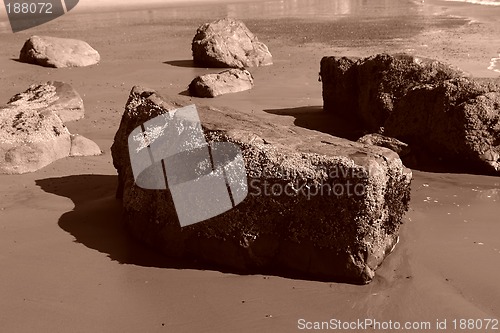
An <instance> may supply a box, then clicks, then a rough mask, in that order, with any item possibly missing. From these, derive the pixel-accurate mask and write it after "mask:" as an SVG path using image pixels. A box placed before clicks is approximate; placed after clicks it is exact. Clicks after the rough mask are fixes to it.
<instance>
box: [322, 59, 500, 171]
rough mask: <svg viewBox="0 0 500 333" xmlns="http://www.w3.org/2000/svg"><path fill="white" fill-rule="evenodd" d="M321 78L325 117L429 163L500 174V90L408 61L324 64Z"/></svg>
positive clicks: (436, 65) (425, 62)
mask: <svg viewBox="0 0 500 333" xmlns="http://www.w3.org/2000/svg"><path fill="white" fill-rule="evenodd" d="M320 75H321V80H322V82H323V101H324V109H325V111H327V112H331V113H334V114H336V115H338V116H341V117H350V118H352V120H353V121H354V122H357V124H358V126H359V128H360V129H362V130H365V131H367V132H379V133H383V134H384V135H385V136H388V137H394V138H396V139H399V140H401V141H403V142H405V143H407V144H409V146H410V147H411V149H412V151H420V152H422V154H424V155H429V156H432V157H431V158H428V159H434V160H442V161H443V163H444V164H450V165H457V164H458V165H460V166H461V167H462V168H463V170H468V171H472V172H481V173H492V174H500V115H499V114H500V106H499V105H500V97H499V92H500V86H499V85H498V83H495V82H493V81H488V80H482V79H474V78H471V77H468V76H467V75H465V74H464V73H463V72H461V71H460V70H458V69H456V68H454V67H452V66H449V65H446V64H444V63H441V62H438V61H434V60H429V59H425V58H420V57H414V56H409V55H405V54H397V55H388V54H380V55H376V56H372V57H368V58H365V59H358V58H346V57H324V58H323V59H322V60H321V72H320ZM457 162H458V163H457ZM417 166H419V165H418V164H417Z"/></svg>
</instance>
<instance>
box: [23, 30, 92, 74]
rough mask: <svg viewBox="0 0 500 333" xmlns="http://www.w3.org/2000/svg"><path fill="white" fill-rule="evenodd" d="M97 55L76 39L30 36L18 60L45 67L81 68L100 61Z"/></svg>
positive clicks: (88, 46)
mask: <svg viewBox="0 0 500 333" xmlns="http://www.w3.org/2000/svg"><path fill="white" fill-rule="evenodd" d="M100 59H101V57H100V55H99V53H98V52H97V51H96V50H94V49H93V48H92V47H91V46H90V45H89V44H87V43H86V42H84V41H81V40H77V39H68V38H57V37H47V36H32V37H30V38H29V39H28V40H27V41H26V42H25V43H24V46H23V48H22V49H21V53H20V55H19V60H20V61H22V62H26V63H30V64H35V65H40V66H45V67H54V68H61V67H83V66H90V65H95V64H97V63H98V62H99V61H100Z"/></svg>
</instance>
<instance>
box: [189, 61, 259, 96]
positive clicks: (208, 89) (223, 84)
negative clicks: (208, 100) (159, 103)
mask: <svg viewBox="0 0 500 333" xmlns="http://www.w3.org/2000/svg"><path fill="white" fill-rule="evenodd" d="M252 88H253V77H252V74H250V72H249V71H247V70H246V69H239V68H232V69H228V70H225V71H223V72H220V73H218V74H206V75H202V76H197V77H196V78H194V80H193V81H192V82H191V84H189V92H190V94H191V96H194V97H216V96H219V95H224V94H229V93H236V92H240V91H245V90H249V89H252Z"/></svg>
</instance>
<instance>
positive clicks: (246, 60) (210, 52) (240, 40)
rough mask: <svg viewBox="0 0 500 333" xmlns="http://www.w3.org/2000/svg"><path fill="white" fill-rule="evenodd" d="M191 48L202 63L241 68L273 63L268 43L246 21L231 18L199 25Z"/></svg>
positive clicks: (198, 63)
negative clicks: (262, 41)
mask: <svg viewBox="0 0 500 333" xmlns="http://www.w3.org/2000/svg"><path fill="white" fill-rule="evenodd" d="M191 49H192V51H193V60H194V62H195V64H197V65H199V66H206V67H234V68H240V67H256V66H266V65H271V64H272V63H273V61H272V55H271V53H270V52H269V49H268V48H267V46H266V45H265V44H264V43H261V42H259V40H258V39H257V37H256V36H255V35H254V34H253V33H252V32H251V31H250V30H248V28H247V27H246V25H245V24H244V23H243V22H241V21H239V20H235V19H231V18H225V19H221V20H217V21H214V22H211V23H206V24H204V25H202V26H201V27H199V28H198V30H197V31H196V35H195V36H194V38H193V42H192V44H191Z"/></svg>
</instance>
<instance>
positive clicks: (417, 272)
mask: <svg viewBox="0 0 500 333" xmlns="http://www.w3.org/2000/svg"><path fill="white" fill-rule="evenodd" d="M81 2H82V6H81V8H79V7H77V8H75V9H74V11H71V12H70V13H69V14H67V15H65V16H62V17H60V18H58V19H57V20H54V21H51V22H49V23H47V24H44V25H42V26H39V27H35V28H32V29H29V30H27V31H22V32H19V33H16V34H14V33H12V32H10V31H8V30H7V29H6V28H5V26H0V28H2V27H3V28H5V29H3V30H1V31H0V43H1V46H2V47H1V48H0V86H1V87H2V89H1V90H0V104H3V103H6V102H7V101H8V100H9V98H10V97H11V96H13V95H15V94H16V93H19V92H22V91H24V90H25V89H26V88H27V87H28V86H29V85H31V84H33V83H42V82H46V81H49V80H60V81H64V82H67V83H69V84H71V85H72V86H73V87H74V88H75V90H76V91H78V92H79V93H80V94H81V96H82V98H83V100H84V103H85V109H86V114H85V118H84V119H82V120H78V121H76V122H71V123H68V124H67V126H68V128H69V130H70V131H71V132H72V133H73V132H74V133H79V134H81V135H84V136H86V137H88V138H90V139H92V140H94V141H95V142H96V143H97V144H98V145H99V146H100V147H101V149H102V150H103V151H104V154H103V155H102V156H97V157H82V158H66V159H61V160H58V161H56V162H55V163H53V164H51V165H49V166H47V167H45V168H43V169H42V170H39V171H37V172H34V173H30V174H24V175H0V267H1V269H0V281H2V283H1V284H0V295H1V297H0V331H2V332H295V331H300V329H299V328H300V327H299V324H298V323H299V320H300V319H303V320H305V321H308V322H314V321H329V320H331V319H338V320H341V321H357V320H364V319H373V320H376V321H379V322H382V321H390V320H391V321H392V322H395V321H398V322H401V323H404V322H417V323H424V322H429V323H431V324H432V325H433V326H432V327H433V328H434V329H433V330H429V331H437V329H435V325H436V322H437V321H440V322H443V321H444V320H446V321H447V327H446V329H443V330H439V331H450V332H451V331H455V330H454V329H453V324H452V321H453V320H454V319H456V320H460V319H500V287H499V286H498V280H499V279H498V278H499V276H500V265H499V263H500V238H499V237H498V235H500V224H499V223H498V222H499V218H498V216H500V178H498V177H489V176H476V175H464V174H447V173H429V172H422V171H418V170H414V180H413V182H412V198H411V203H410V211H409V212H408V213H407V214H406V216H405V224H404V226H403V228H402V230H401V235H400V236H401V240H400V243H399V244H398V246H397V247H396V249H395V251H394V252H393V253H392V254H390V255H389V256H388V257H387V258H386V260H385V261H384V263H383V265H382V267H381V268H380V269H379V270H378V271H377V275H376V278H375V280H374V281H373V282H371V283H370V284H368V285H365V286H357V285H350V284H341V283H327V282H316V281H304V280H295V279H290V278H284V277H279V276H267V275H237V274H234V273H232V272H221V271H218V270H216V269H207V268H205V267H196V266H193V265H192V264H190V263H185V262H178V261H173V260H168V259H165V258H163V257H161V256H160V255H158V254H157V253H156V252H154V251H152V250H150V249H148V248H146V247H145V246H144V245H142V244H140V243H138V242H137V241H135V240H134V239H132V237H130V236H129V235H128V233H127V232H126V230H125V229H124V227H123V225H122V222H121V208H120V203H119V201H117V200H116V199H115V191H116V185H117V176H116V170H115V169H114V167H113V164H112V158H111V153H110V147H111V145H112V143H113V137H114V134H115V133H116V131H117V129H118V126H119V123H120V118H121V115H122V113H123V110H124V106H125V103H126V101H127V98H128V94H129V92H130V90H131V88H132V87H133V86H134V85H143V86H146V87H150V88H153V89H155V90H157V91H158V92H159V93H161V94H162V95H165V96H174V95H175V96H177V97H178V98H182V99H184V100H185V101H186V102H191V103H195V104H197V105H213V106H230V107H232V108H234V109H237V110H239V111H240V112H244V113H247V114H250V115H255V116H256V117H257V116H258V117H260V118H261V119H266V120H268V121H272V122H276V123H280V124H285V125H295V126H300V127H305V128H309V129H314V130H318V131H322V132H330V131H331V130H330V128H329V127H328V126H327V125H328V124H325V119H326V118H325V115H324V114H323V113H322V104H323V101H322V95H321V83H320V82H318V71H319V62H320V60H321V58H322V57H323V56H325V55H354V56H368V55H372V54H376V53H380V52H408V53H411V54H416V55H420V56H425V57H429V58H434V59H438V60H441V61H445V62H448V63H450V64H452V65H454V66H458V67H460V68H462V69H463V70H465V71H467V72H469V73H470V74H471V75H474V76H479V77H490V78H495V77H496V78H498V77H500V74H499V73H498V72H496V71H494V69H496V67H495V66H494V65H495V63H493V65H492V61H493V60H492V59H494V58H498V57H499V53H500V44H499V40H498V36H500V7H499V6H482V5H474V4H468V3H462V2H444V1H437V0H433V1H425V2H424V3H422V2H420V1H416V2H413V1H397V0H376V1H370V2H367V1H363V0H352V1H348V0H338V1H331V0H295V1H292V0H283V1H274V0H270V1H239V2H234V1H227V2H225V1H217V2H215V1H213V2H209V3H207V2H206V3H204V4H200V3H197V2H194V1H193V2H191V1H189V3H184V4H179V3H178V2H175V1H174V2H172V3H169V4H162V5H159V4H158V3H154V2H153V3H150V4H148V7H145V8H140V9H138V8H135V7H126V6H123V7H120V8H119V9H118V8H117V9H116V10H108V9H107V10H103V11H99V10H96V9H94V7H92V6H90V5H89V3H88V2H87V3H86V4H85V2H84V1H81ZM227 16H230V17H236V18H239V19H242V20H243V21H244V22H245V23H246V24H247V26H248V27H249V29H250V30H252V32H254V33H255V34H256V35H257V36H258V37H259V40H261V41H263V42H264V43H266V44H267V45H268V46H269V49H270V51H271V52H272V54H273V59H274V65H272V66H269V67H261V68H252V69H251V70H250V71H251V72H252V74H253V76H254V78H255V87H254V88H253V89H252V90H250V91H245V92H241V93H237V94H229V95H224V96H221V97H218V98H215V99H210V100H208V99H198V98H191V97H188V96H185V93H184V92H185V90H186V89H187V85H188V84H189V82H190V81H191V80H192V78H194V77H195V76H196V75H200V74H205V73H211V72H214V70H213V69H205V68H197V67H194V66H193V63H192V60H191V59H192V56H191V40H192V38H193V36H194V34H195V32H196V29H197V28H198V26H199V25H200V24H202V23H205V22H209V21H211V20H214V19H217V18H221V17H227ZM32 35H48V36H54V37H67V38H77V39H82V40H85V41H86V42H88V43H89V44H90V45H92V47H94V48H95V49H96V50H98V51H99V53H100V55H101V62H100V64H99V65H96V66H92V67H83V68H65V69H52V68H44V67H39V66H34V65H28V64H25V63H21V62H19V61H17V59H18V57H19V51H20V49H21V47H22V45H23V43H24V41H25V40H26V39H27V38H29V37H30V36H32ZM488 67H490V69H488ZM494 67H495V68H494ZM179 94H180V96H179ZM333 134H335V133H333ZM498 329H500V324H499V326H498V327H497V330H498ZM368 330H369V329H368ZM338 331H341V330H338ZM415 331H419V330H415ZM493 331H494V330H493Z"/></svg>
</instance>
